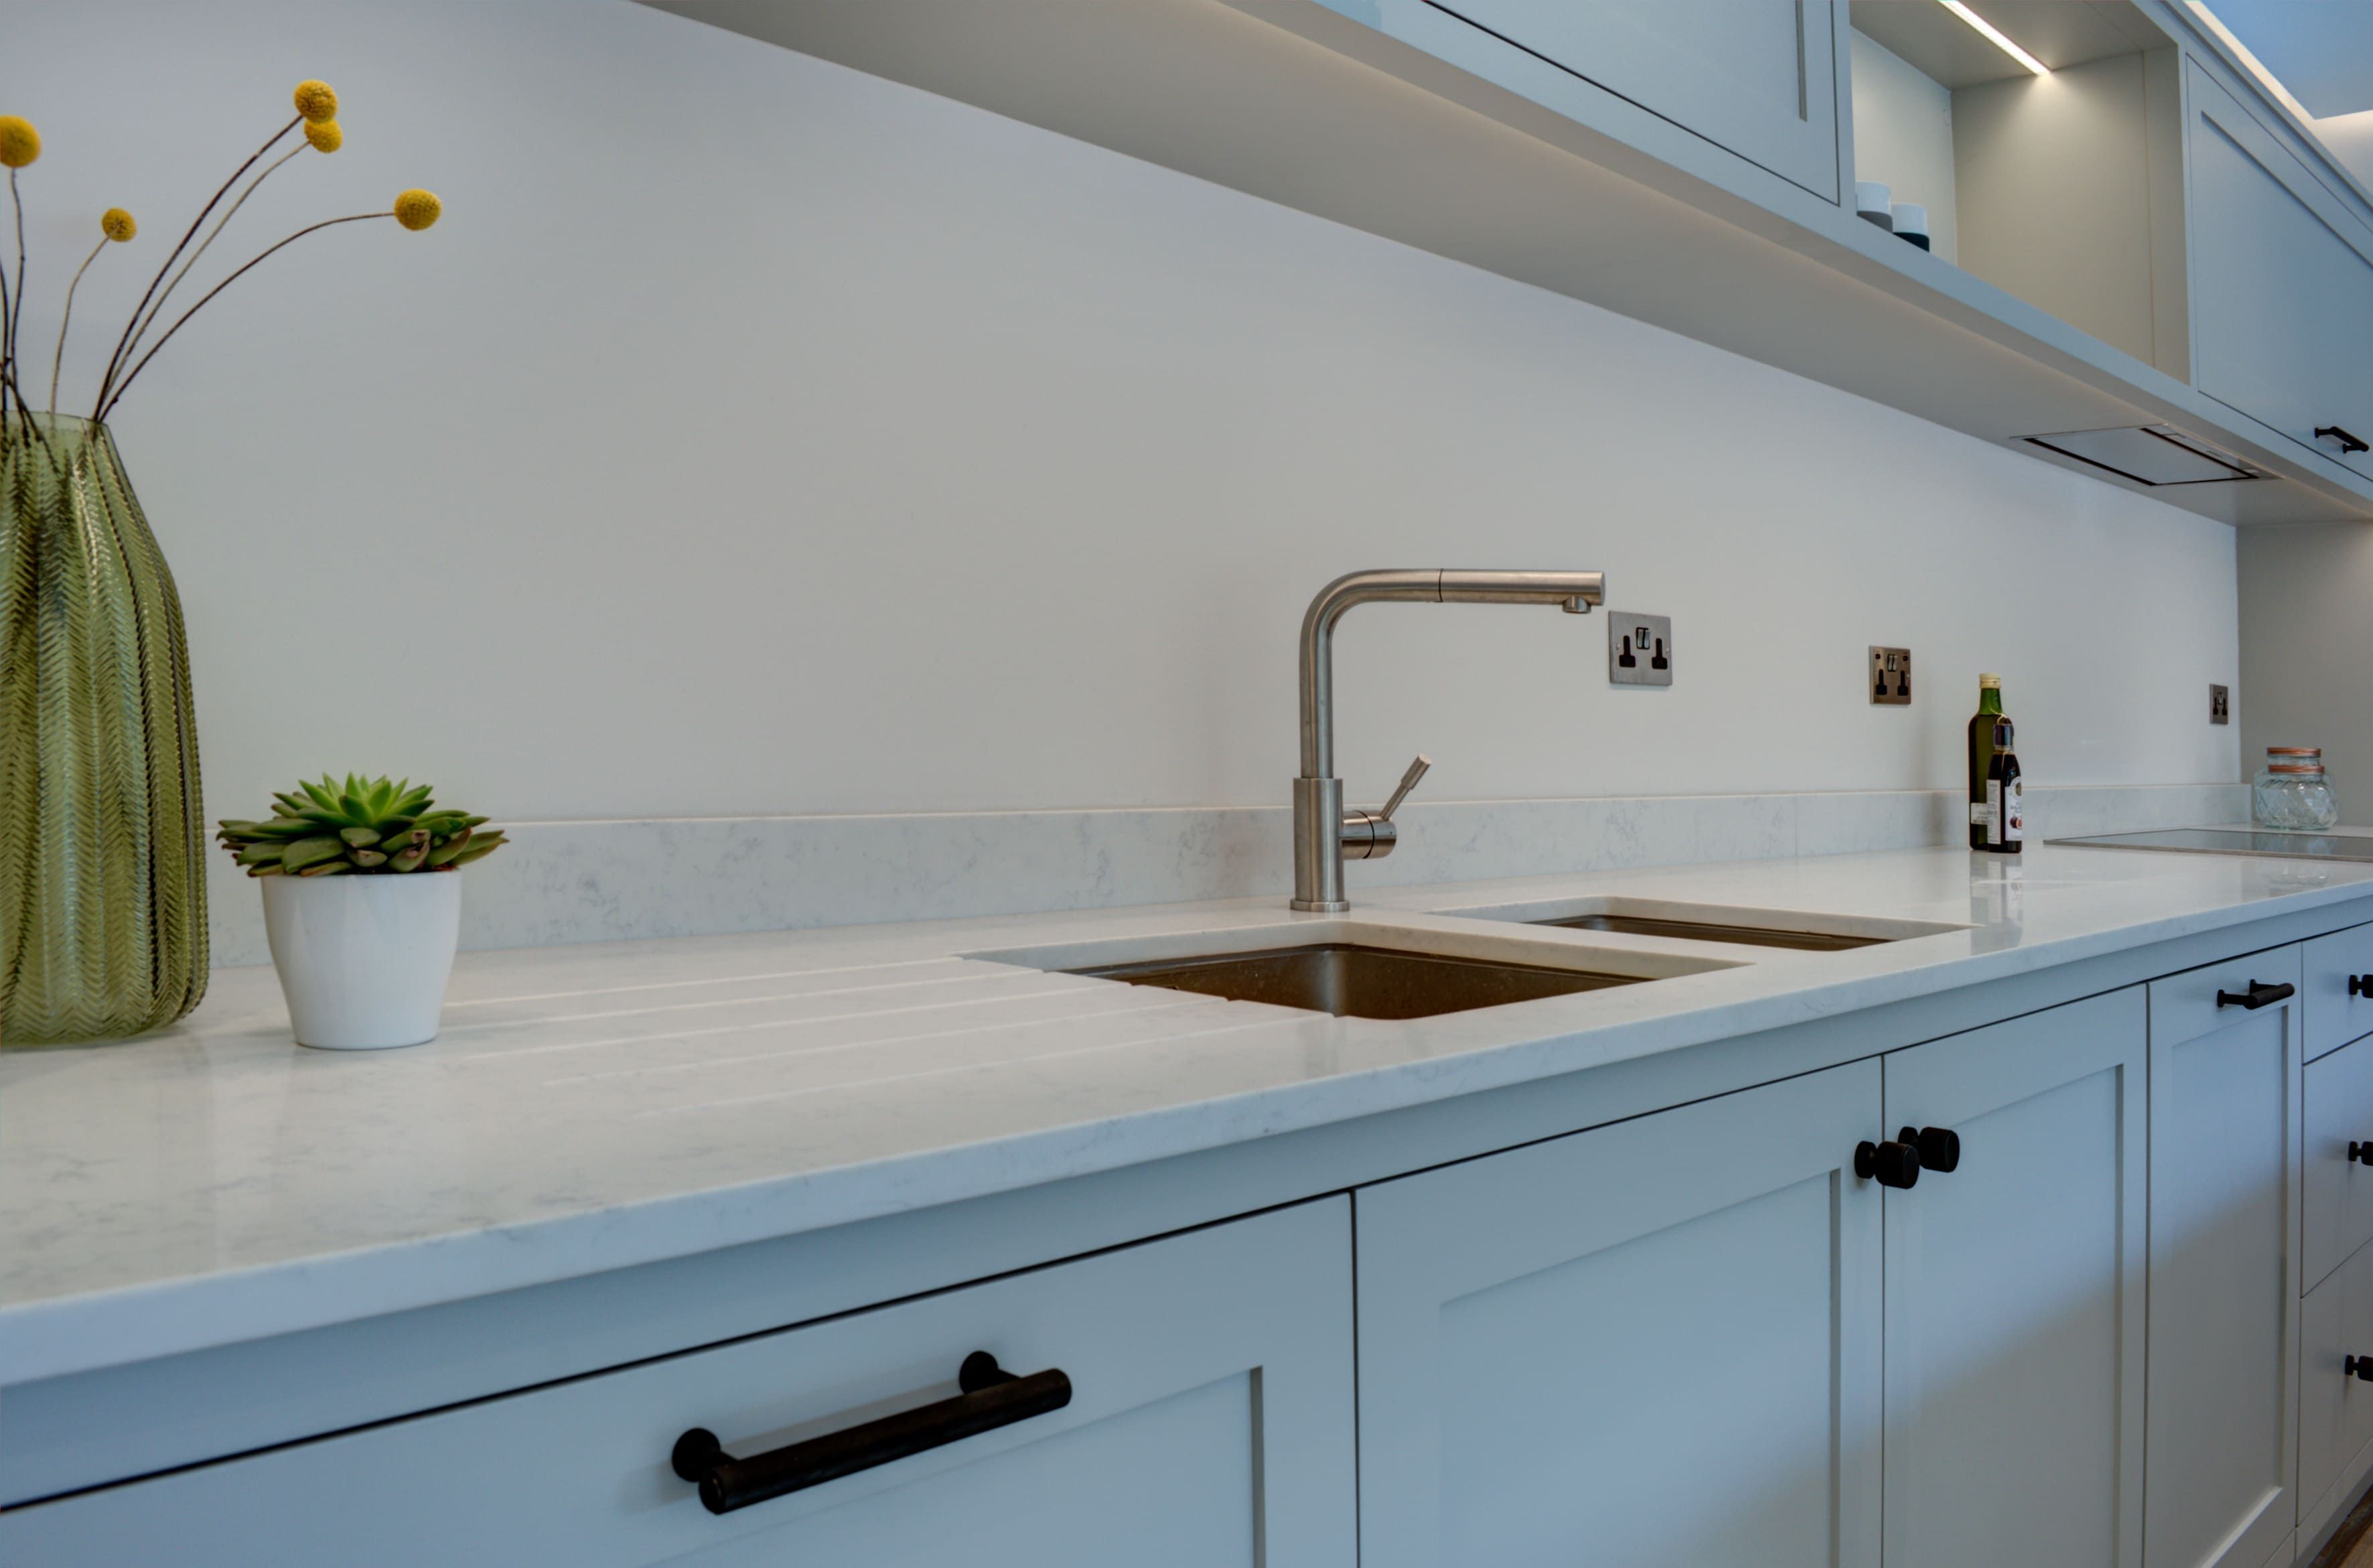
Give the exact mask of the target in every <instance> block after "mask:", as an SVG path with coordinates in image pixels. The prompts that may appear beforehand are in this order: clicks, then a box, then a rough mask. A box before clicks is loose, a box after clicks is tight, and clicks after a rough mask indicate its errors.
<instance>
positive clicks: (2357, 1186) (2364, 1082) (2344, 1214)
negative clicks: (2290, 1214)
mask: <svg viewBox="0 0 2373 1568" xmlns="http://www.w3.org/2000/svg"><path fill="white" fill-rule="evenodd" d="M2306 1099H2307V1140H2306V1150H2305V1160H2306V1165H2307V1170H2306V1176H2305V1185H2306V1188H2307V1191H2306V1195H2305V1196H2306V1201H2305V1204H2304V1208H2305V1211H2306V1212H2305V1220H2306V1224H2307V1244H2306V1246H2305V1247H2304V1249H2303V1261H2304V1263H2305V1269H2304V1275H2303V1277H2304V1279H2305V1280H2306V1282H2307V1283H2308V1285H2309V1287H2310V1288H2312V1287H2313V1286H2314V1284H2315V1283H2316V1281H2319V1280H2321V1279H2322V1278H2323V1277H2324V1276H2325V1275H2327V1274H2329V1273H2331V1272H2332V1270H2334V1269H2336V1268H2338V1267H2339V1266H2340V1260H2341V1259H2342V1258H2346V1257H2347V1256H2348V1255H2349V1254H2350V1253H2352V1252H2355V1250H2356V1249H2357V1248H2358V1247H2360V1246H2364V1245H2365V1243H2366V1242H2367V1240H2373V1165H2368V1164H2364V1163H2361V1162H2359V1161H2355V1160H2351V1159H2350V1158H2349V1157H2348V1146H2349V1145H2350V1144H2351V1143H2352V1142H2354V1143H2357V1144H2360V1145H2362V1146H2363V1147H2361V1148H2360V1150H2359V1151H2358V1152H2359V1153H2362V1154H2364V1155H2365V1156H2366V1157H2367V1159H2373V1040H2359V1041H2358V1042H2356V1044H2355V1045H2353V1046H2349V1047H2346V1048H2344V1049H2342V1050H2337V1051H2334V1052H2332V1054H2331V1055H2330V1056H2327V1057H2323V1058H2321V1059H2319V1060H2316V1061H2311V1062H2309V1063H2308V1067H2307V1092H2306Z"/></svg>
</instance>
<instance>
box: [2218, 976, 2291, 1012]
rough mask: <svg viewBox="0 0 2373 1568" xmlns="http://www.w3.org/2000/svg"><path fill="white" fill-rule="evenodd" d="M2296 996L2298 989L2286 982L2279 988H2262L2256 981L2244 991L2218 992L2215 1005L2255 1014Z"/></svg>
mask: <svg viewBox="0 0 2373 1568" xmlns="http://www.w3.org/2000/svg"><path fill="white" fill-rule="evenodd" d="M2297 994H2298V988H2297V986H2294V985H2292V984H2291V983H2290V982H2289V981H2287V980H2285V982H2283V983H2282V984H2281V985H2279V986H2262V985H2260V984H2258V982H2257V981H2255V980H2251V981H2250V989H2248V990H2246V991H2218V992H2217V993H2216V1005H2217V1006H2219V1007H2246V1008H2248V1009H2249V1010H2250V1012H2257V1011H2258V1009H2260V1008H2262V1007H2272V1006H2273V1005H2274V1003H2276V1002H2278V1001H2285V1000H2289V999H2290V998H2292V997H2294V996H2297Z"/></svg>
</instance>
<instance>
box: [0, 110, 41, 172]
mask: <svg viewBox="0 0 2373 1568" xmlns="http://www.w3.org/2000/svg"><path fill="white" fill-rule="evenodd" d="M39 157H41V133H40V132H39V131H36V130H34V129H33V123H32V122H31V121H30V120H27V119H24V118H22V117H20V116H18V115H15V114H0V166H5V167H6V168H9V169H22V168H24V167H25V165H27V164H29V163H30V162H32V161H33V160H34V159H35V158H39Z"/></svg>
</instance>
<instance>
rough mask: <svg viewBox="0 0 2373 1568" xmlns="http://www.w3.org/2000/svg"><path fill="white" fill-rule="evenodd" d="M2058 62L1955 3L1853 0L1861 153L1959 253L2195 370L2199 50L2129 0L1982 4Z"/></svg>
mask: <svg viewBox="0 0 2373 1568" xmlns="http://www.w3.org/2000/svg"><path fill="white" fill-rule="evenodd" d="M1972 9H1974V10H1976V11H1977V12H1978V13H1979V14H1980V15H1981V16H1982V17H1984V18H1985V19H1986V20H1987V21H1989V22H1991V23H1993V25H1994V26H1995V27H1997V28H1999V29H2001V30H2002V31H2003V32H2004V33H2005V35H2006V36H2008V37H2009V38H2011V39H2012V40H2013V41H2016V43H2018V44H2019V46H2020V47H2021V48H2023V49H2025V50H2026V51H2027V52H2028V53H2030V54H2032V55H2034V56H2035V57H2036V58H2037V59H2039V60H2040V61H2041V62H2042V63H2043V64H2046V65H2048V66H2050V67H2051V68H2052V74H2051V75H2049V76H2036V75H2034V74H2033V73H2032V72H2030V71H2028V69H2027V67H2025V66H2024V65H2022V64H2019V63H2018V62H2017V61H2016V60H2015V59H2013V58H2012V57H2011V56H2010V55H2008V54H2007V53H2004V52H2003V51H2002V50H2000V49H1998V48H1996V47H1995V46H1994V45H1993V43H1992V42H1991V41H1988V40H1987V39H1985V38H1984V37H1982V36H1981V35H1980V34H1979V33H1978V32H1977V31H1976V30H1975V29H1972V28H1970V26H1969V25H1968V24H1967V23H1966V22H1964V21H1962V20H1961V19H1960V18H1958V17H1956V16H1954V15H1953V14H1952V13H1951V12H1950V11H1948V10H1946V8H1945V7H1944V6H1940V5H1935V4H1928V3H1920V4H1913V3H1909V0H1853V12H1852V17H1853V37H1852V47H1853V59H1852V74H1853V162H1854V178H1855V179H1856V180H1858V181H1864V180H1876V181H1884V182H1885V183H1886V184H1887V185H1888V187H1889V188H1890V191H1891V193H1892V195H1893V199H1894V200H1896V201H1898V202H1916V203H1920V204H1922V205H1925V206H1926V207H1927V208H1928V213H1929V227H1930V233H1931V235H1932V249H1933V252H1934V253H1935V255H1936V257H1937V258H1938V259H1939V260H1940V261H1943V262H1946V263H1950V264H1952V265H1955V266H1958V267H1960V268H1961V269H1963V270H1964V271H1966V272H1968V273H1970V275H1973V276H1976V277H1979V278H1981V279H1983V280H1984V281H1986V282H1988V283H1990V284H1993V286H1994V287H1997V288H2000V289H2003V290H2004V291H2005V292H2006V293H2009V294H2014V295H2016V296H2017V297H2018V298H2021V299H2024V300H2026V301H2027V302H2028V303H2029V304H2031V305H2033V306H2035V307H2036V308H2038V309H2039V310H2046V311H2049V312H2050V313H2051V314H2052V315H2054V316H2057V317H2059V318H2060V319H2061V320H2062V321H2063V322H2067V323H2069V324H2070V325H2071V326H2074V327H2076V328H2078V329H2080V330H2082V331H2084V332H2087V333H2091V334H2092V335H2093V336H2095V337H2097V338H2098V339H2100V340H2101V341H2102V342H2103V343H2106V344H2108V345H2110V346H2111V347H2113V348H2117V349H2121V350H2122V351H2124V352H2125V353H2128V354H2131V355H2133V357H2135V358H2137V359H2140V360H2142V361H2144V362H2145V364H2149V365H2152V366H2155V367H2157V369H2160V370H2163V371H2165V372H2166V373H2167V374H2168V375H2170V376H2173V377H2175V378H2176V379H2177V380H2190V379H2191V372H2192V356H2191V343H2190V317H2191V312H2190V305H2189V297H2188V294H2187V290H2186V283H2185V275H2184V212H2183V104H2182V58H2181V55H2180V52H2179V50H2178V48H2177V45H2176V41H2175V40H2174V39H2172V38H2170V37H2168V35H2167V34H2166V33H2165V32H2164V31H2162V30H2161V29H2159V27H2158V26H2157V24H2156V23H2155V22H2153V21H2152V20H2151V19H2150V18H2148V17H2146V16H2145V15H2144V13H2143V12H2142V11H2140V10H2138V9H2137V8H2135V7H2134V6H2131V5H2126V4H2123V3H2122V0H1975V3H1974V4H1973V6H1972Z"/></svg>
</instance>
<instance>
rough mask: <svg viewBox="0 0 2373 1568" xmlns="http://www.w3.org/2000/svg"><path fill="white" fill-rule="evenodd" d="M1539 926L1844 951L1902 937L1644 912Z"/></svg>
mask: <svg viewBox="0 0 2373 1568" xmlns="http://www.w3.org/2000/svg"><path fill="white" fill-rule="evenodd" d="M1525 923H1526V924H1528V925H1536V926H1564V927H1567V928H1568V929H1570V930H1584V931H1623V932H1626V933H1628V934H1630V935H1631V936H1677V937H1687V938H1689V940H1690V941H1691V942H1736V943H1737V944H1738V945H1740V946H1742V947H1794V948H1798V949H1801V950H1803V951H1805V952H1807V953H1843V952H1845V951H1847V950H1848V949H1850V948H1856V947H1876V946H1877V945H1878V944H1879V943H1880V942H1900V941H1901V940H1902V939H1901V938H1900V937H1889V936H1852V935H1848V934H1846V933H1844V932H1841V931H1798V930H1783V929H1782V928H1780V927H1777V926H1734V925H1724V924H1720V923H1717V922H1715V921H1712V920H1659V919H1651V918H1649V917H1648V916H1645V915H1569V916H1567V917H1566V918H1565V919H1558V920H1530V921H1527V922H1525Z"/></svg>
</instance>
